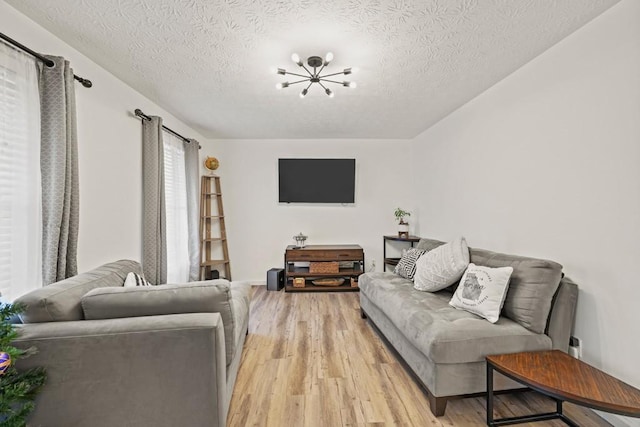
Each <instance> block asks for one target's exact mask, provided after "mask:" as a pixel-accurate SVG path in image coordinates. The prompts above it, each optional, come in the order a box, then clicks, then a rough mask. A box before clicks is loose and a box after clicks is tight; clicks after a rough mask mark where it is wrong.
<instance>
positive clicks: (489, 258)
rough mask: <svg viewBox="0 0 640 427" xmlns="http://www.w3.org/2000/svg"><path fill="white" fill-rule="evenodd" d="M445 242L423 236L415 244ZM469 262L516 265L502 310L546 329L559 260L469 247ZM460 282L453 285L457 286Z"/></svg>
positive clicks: (530, 325)
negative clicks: (423, 237)
mask: <svg viewBox="0 0 640 427" xmlns="http://www.w3.org/2000/svg"><path fill="white" fill-rule="evenodd" d="M444 243H445V242H441V241H439V240H432V239H421V240H420V242H418V245H417V246H416V247H418V248H422V249H426V250H431V249H433V248H436V247H438V246H440V245H443V244H444ZM469 255H470V262H472V263H474V264H476V265H484V266H486V267H508V266H511V267H513V274H512V275H511V280H510V282H509V290H508V292H507V298H506V300H505V302H504V307H503V309H502V314H503V315H504V316H507V317H508V318H510V319H511V320H515V321H516V322H518V323H520V324H521V325H522V326H524V327H525V328H527V329H529V330H531V331H533V332H536V333H544V331H545V328H546V326H547V319H548V318H549V312H550V310H551V303H552V300H553V296H554V294H555V292H556V290H557V289H558V286H559V284H560V279H561V278H562V265H560V264H558V263H557V262H553V261H548V260H544V259H538V258H529V257H523V256H518V255H508V254H501V253H497V252H491V251H487V250H484V249H476V248H469ZM456 287H457V283H456V284H454V285H453V287H452V290H455V288H456Z"/></svg>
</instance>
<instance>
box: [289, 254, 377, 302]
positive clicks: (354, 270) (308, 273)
mask: <svg viewBox="0 0 640 427" xmlns="http://www.w3.org/2000/svg"><path fill="white" fill-rule="evenodd" d="M364 265H365V264H364V251H363V250H362V248H361V247H360V246H358V245H307V246H305V247H304V248H297V247H296V246H294V245H290V246H287V249H286V250H285V253H284V266H285V268H284V271H285V279H284V283H285V291H287V292H300V291H325V292H338V291H342V292H356V291H359V290H360V288H358V287H357V286H352V281H351V279H352V278H357V277H358V276H360V275H361V274H362V273H364ZM297 278H301V279H303V285H302V286H299V285H296V282H295V279H297ZM323 278H330V279H343V281H342V284H341V285H340V286H315V285H314V284H313V281H314V280H317V279H323ZM346 279H349V280H346ZM320 283H322V284H323V285H325V283H323V282H320ZM356 283H357V282H356Z"/></svg>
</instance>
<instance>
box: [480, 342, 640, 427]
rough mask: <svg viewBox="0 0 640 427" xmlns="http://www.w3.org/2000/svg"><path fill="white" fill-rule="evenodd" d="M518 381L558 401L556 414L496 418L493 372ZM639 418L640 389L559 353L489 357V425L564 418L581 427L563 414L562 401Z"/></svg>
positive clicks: (574, 426) (553, 351) (556, 351)
mask: <svg viewBox="0 0 640 427" xmlns="http://www.w3.org/2000/svg"><path fill="white" fill-rule="evenodd" d="M494 370H495V371H498V372H500V373H501V374H503V375H505V376H507V377H509V378H511V379H513V380H515V381H518V382H520V383H522V384H524V385H526V386H528V387H529V388H531V389H533V390H535V391H537V392H539V393H542V394H544V395H547V396H549V397H551V398H553V399H554V400H555V401H556V412H549V413H544V414H536V415H525V416H519V417H510V418H502V419H498V420H494V419H493V371H494ZM565 401H566V402H571V403H575V404H577V405H581V406H586V407H587V408H592V409H597V410H600V411H605V412H611V413H614V414H620V415H626V416H629V417H636V418H640V390H638V389H637V388H635V387H632V386H630V385H629V384H626V383H624V382H622V381H620V380H618V379H617V378H614V377H612V376H611V375H608V374H605V373H604V372H602V371H601V370H599V369H596V368H594V367H593V366H591V365H588V364H586V363H584V362H582V361H580V360H578V359H574V358H573V357H571V356H569V355H568V354H566V353H564V352H562V351H560V350H549V351H533V352H525V353H514V354H499V355H494V356H487V425H488V426H504V425H509V424H520V423H527V422H534V421H545V420H552V419H558V418H559V419H561V420H563V421H564V422H565V423H566V424H568V425H570V426H572V427H579V426H578V424H576V423H575V422H573V421H571V419H569V418H568V417H567V416H566V415H564V414H563V413H562V402H565Z"/></svg>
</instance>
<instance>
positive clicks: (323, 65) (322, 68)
mask: <svg viewBox="0 0 640 427" xmlns="http://www.w3.org/2000/svg"><path fill="white" fill-rule="evenodd" d="M326 66H327V65H326V64H322V67H320V70H319V71H318V73H317V75H318V76H319V75H320V73H321V72H322V70H324V67H326Z"/></svg>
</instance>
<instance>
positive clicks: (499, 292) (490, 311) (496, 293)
mask: <svg viewBox="0 0 640 427" xmlns="http://www.w3.org/2000/svg"><path fill="white" fill-rule="evenodd" d="M511 273H513V267H498V268H492V267H484V266H481V265H475V264H474V263H471V264H469V267H468V268H467V271H465V272H464V276H462V279H460V286H458V289H457V290H456V293H455V294H453V297H452V298H451V301H449V305H451V306H452V307H455V308H459V309H461V310H466V311H468V312H470V313H473V314H477V315H478V316H480V317H484V318H485V319H487V320H488V321H489V322H491V323H496V322H497V321H498V319H499V318H500V312H501V311H502V306H503V305H504V300H505V297H506V296H507V289H508V288H509V279H511Z"/></svg>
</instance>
